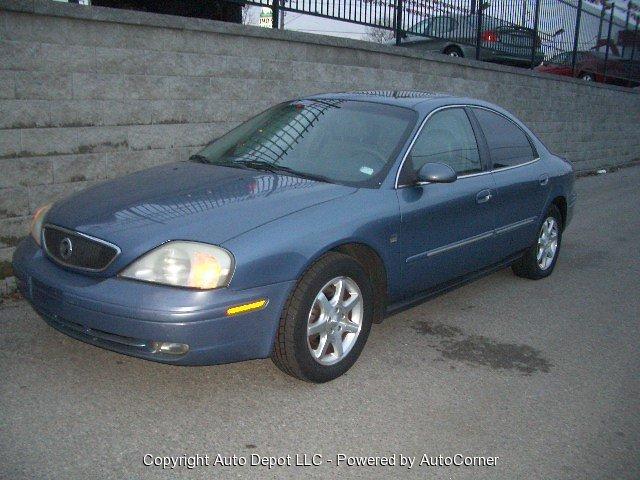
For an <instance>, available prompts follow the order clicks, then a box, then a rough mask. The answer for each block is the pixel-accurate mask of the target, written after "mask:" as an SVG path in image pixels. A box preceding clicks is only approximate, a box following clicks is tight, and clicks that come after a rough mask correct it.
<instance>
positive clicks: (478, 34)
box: [476, 3, 483, 60]
mask: <svg viewBox="0 0 640 480" xmlns="http://www.w3.org/2000/svg"><path fill="white" fill-rule="evenodd" d="M482 10H483V4H482V3H480V5H478V19H477V23H478V25H477V27H478V28H476V60H480V41H481V40H482Z"/></svg>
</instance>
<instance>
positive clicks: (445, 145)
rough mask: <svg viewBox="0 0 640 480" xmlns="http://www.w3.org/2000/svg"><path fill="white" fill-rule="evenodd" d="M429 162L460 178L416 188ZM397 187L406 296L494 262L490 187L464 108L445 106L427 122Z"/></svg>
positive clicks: (491, 181) (408, 157) (406, 162)
mask: <svg viewBox="0 0 640 480" xmlns="http://www.w3.org/2000/svg"><path fill="white" fill-rule="evenodd" d="M427 162H438V163H445V164H447V165H449V166H450V167H452V168H453V169H454V170H455V171H456V173H457V174H458V179H457V180H456V181H455V182H453V183H429V184H426V185H416V184H415V174H416V172H417V170H418V169H419V168H420V167H421V166H422V165H424V164H425V163H427ZM398 183H399V188H398V190H397V192H398V200H399V204H400V215H401V220H402V234H401V239H400V241H401V246H402V251H403V255H402V262H403V265H402V267H403V280H404V282H405V285H406V292H407V294H414V293H418V292H420V291H424V290H429V289H431V288H432V287H435V286H436V285H438V284H441V283H443V282H446V281H448V280H452V279H454V278H456V277H459V276H462V275H465V274H466V273H469V272H472V271H475V270H478V269H480V268H482V267H484V266H486V265H488V264H490V263H492V260H493V253H492V252H493V249H492V248H491V246H492V236H493V229H494V203H493V201H492V199H493V196H494V193H495V192H494V184H493V180H492V177H491V175H490V174H488V173H487V172H486V171H485V166H484V164H483V161H482V158H481V155H480V152H479V149H478V143H477V141H476V136H475V132H474V130H473V128H472V125H471V122H470V121H469V118H468V116H467V113H466V111H465V109H464V108H462V107H449V108H445V109H442V110H439V111H437V112H436V113H434V114H433V115H432V116H431V117H430V118H429V120H427V122H426V124H425V125H424V127H423V129H422V131H421V132H420V133H419V134H418V137H417V138H416V141H415V142H414V145H413V147H412V148H411V151H410V152H409V155H408V156H407V159H406V160H405V163H404V165H403V168H402V171H401V172H400V176H399V182H398Z"/></svg>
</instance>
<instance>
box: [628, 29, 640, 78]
mask: <svg viewBox="0 0 640 480" xmlns="http://www.w3.org/2000/svg"><path fill="white" fill-rule="evenodd" d="M639 23H640V18H638V17H636V28H635V29H634V31H633V45H631V58H630V59H629V75H628V76H627V83H628V85H629V86H631V76H632V75H633V57H635V56H636V42H637V41H638V24H639Z"/></svg>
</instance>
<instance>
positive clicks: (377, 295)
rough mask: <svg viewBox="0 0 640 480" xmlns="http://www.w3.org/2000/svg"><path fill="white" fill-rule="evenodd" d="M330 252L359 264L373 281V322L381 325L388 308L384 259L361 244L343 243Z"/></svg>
mask: <svg viewBox="0 0 640 480" xmlns="http://www.w3.org/2000/svg"><path fill="white" fill-rule="evenodd" d="M329 251H332V252H338V253H342V254H344V255H347V256H349V257H351V258H353V259H354V260H355V261H356V262H358V263H359V264H360V265H361V266H362V267H363V268H364V270H365V271H366V272H367V275H369V278H370V279H371V283H372V287H373V293H374V303H373V322H374V323H381V322H382V320H383V319H384V314H385V310H386V306H387V283H388V280H387V269H386V267H385V265H384V262H383V260H382V257H380V255H378V252H376V250H375V249H374V248H372V247H371V246H369V245H367V244H365V243H360V242H349V243H342V244H340V245H337V246H334V247H333V248H331V249H330V250H329Z"/></svg>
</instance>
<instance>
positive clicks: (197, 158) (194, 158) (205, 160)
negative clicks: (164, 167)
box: [189, 153, 209, 163]
mask: <svg viewBox="0 0 640 480" xmlns="http://www.w3.org/2000/svg"><path fill="white" fill-rule="evenodd" d="M189 161H190V162H197V163H209V159H208V158H207V157H205V156H204V155H199V154H197V153H196V154H194V155H191V156H190V157H189Z"/></svg>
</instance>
